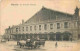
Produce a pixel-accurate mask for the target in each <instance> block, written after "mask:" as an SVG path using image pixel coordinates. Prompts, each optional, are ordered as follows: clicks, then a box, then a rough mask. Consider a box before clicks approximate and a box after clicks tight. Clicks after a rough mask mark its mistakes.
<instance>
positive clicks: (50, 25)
mask: <svg viewBox="0 0 80 51" xmlns="http://www.w3.org/2000/svg"><path fill="white" fill-rule="evenodd" d="M79 27H80V22H79V9H78V8H77V7H76V9H75V13H74V14H68V13H63V12H60V11H55V10H51V9H48V8H45V7H43V8H42V9H41V10H40V11H39V12H37V13H36V14H35V15H33V16H32V17H31V18H30V19H29V20H27V21H26V22H24V20H22V24H19V25H16V26H12V27H10V26H9V28H6V29H5V36H4V38H5V39H13V40H18V39H24V40H25V39H27V38H42V39H46V40H58V41H63V40H67V41H69V40H78V39H79V38H80V29H79Z"/></svg>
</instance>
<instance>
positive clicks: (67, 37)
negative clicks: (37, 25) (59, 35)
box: [63, 32, 71, 41]
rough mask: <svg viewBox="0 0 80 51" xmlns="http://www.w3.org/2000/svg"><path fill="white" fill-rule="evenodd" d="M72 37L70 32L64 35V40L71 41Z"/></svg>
mask: <svg viewBox="0 0 80 51" xmlns="http://www.w3.org/2000/svg"><path fill="white" fill-rule="evenodd" d="M70 37H71V33H69V32H64V33H63V40H65V41H69V40H70V39H71V38H70Z"/></svg>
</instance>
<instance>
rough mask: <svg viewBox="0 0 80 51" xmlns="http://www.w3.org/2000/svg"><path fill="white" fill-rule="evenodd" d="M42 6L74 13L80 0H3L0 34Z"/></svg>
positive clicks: (26, 18)
mask: <svg viewBox="0 0 80 51" xmlns="http://www.w3.org/2000/svg"><path fill="white" fill-rule="evenodd" d="M42 6H44V7H46V8H50V9H52V10H57V11H61V12H65V13H69V14H73V13H74V10H75V8H76V6H77V7H78V8H80V1H79V0H1V1H0V35H3V34H4V33H5V29H6V28H8V27H9V26H13V25H18V24H20V23H21V22H22V20H24V21H27V20H28V19H29V18H31V17H32V16H33V15H34V14H35V13H36V12H38V11H39V10H40V9H41V8H42Z"/></svg>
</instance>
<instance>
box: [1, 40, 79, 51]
mask: <svg viewBox="0 0 80 51" xmlns="http://www.w3.org/2000/svg"><path fill="white" fill-rule="evenodd" d="M55 42H56V41H46V43H45V46H44V47H42V46H41V47H40V48H37V49H27V48H26V47H24V48H20V47H19V46H17V45H16V44H17V43H16V41H9V42H6V43H0V51H80V42H70V41H67V42H66V41H57V42H58V47H55Z"/></svg>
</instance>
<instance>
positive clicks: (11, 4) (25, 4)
mask: <svg viewBox="0 0 80 51" xmlns="http://www.w3.org/2000/svg"><path fill="white" fill-rule="evenodd" d="M35 5H36V4H14V3H12V4H11V6H35Z"/></svg>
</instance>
